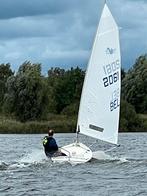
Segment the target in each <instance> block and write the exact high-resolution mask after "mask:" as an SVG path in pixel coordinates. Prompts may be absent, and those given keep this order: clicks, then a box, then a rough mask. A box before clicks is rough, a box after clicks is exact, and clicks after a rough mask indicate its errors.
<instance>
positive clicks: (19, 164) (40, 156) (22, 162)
mask: <svg viewBox="0 0 147 196" xmlns="http://www.w3.org/2000/svg"><path fill="white" fill-rule="evenodd" d="M47 160H48V158H47V157H46V156H45V154H44V152H43V151H42V150H36V149H35V150H32V151H31V152H30V153H26V154H25V155H24V156H23V157H22V158H20V159H18V160H17V161H16V162H14V163H12V164H11V165H10V166H9V169H15V168H24V167H28V166H31V165H37V164H42V163H45V162H46V161H47Z"/></svg>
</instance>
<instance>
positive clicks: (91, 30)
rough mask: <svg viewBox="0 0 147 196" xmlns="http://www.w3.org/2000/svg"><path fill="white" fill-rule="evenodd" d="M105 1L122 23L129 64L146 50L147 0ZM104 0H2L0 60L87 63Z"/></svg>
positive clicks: (47, 64)
mask: <svg viewBox="0 0 147 196" xmlns="http://www.w3.org/2000/svg"><path fill="white" fill-rule="evenodd" d="M2 2H3V3H2ZM107 2H108V6H109V7H110V10H111V11H112V13H113V15H114V17H115V19H116V21H117V24H118V25H119V26H121V27H122V30H121V31H120V39H121V50H122V64H123V67H125V68H128V67H129V66H131V65H132V64H133V63H134V61H135V58H136V57H138V55H140V54H141V53H145V51H147V42H146V39H145V38H146V35H147V22H146V21H147V14H146V13H147V4H146V3H145V2H143V1H139V0H138V1H137V0H136V1H129V0H119V1H118V0H113V1H110V0H108V1H107ZM103 3H104V1H97V0H92V1H89V0H58V1H57V0H27V1H21V0H9V1H8V0H5V1H1V0H0V4H1V5H2V6H0V18H1V20H0V29H1V31H0V54H1V62H10V63H12V64H13V68H14V69H15V68H16V67H17V66H18V65H20V64H21V63H22V62H24V61H25V60H31V61H33V62H40V63H42V64H43V69H48V68H49V67H50V66H55V65H58V66H65V67H67V66H69V67H70V66H73V65H75V66H76V65H77V64H78V65H81V66H83V67H84V65H85V66H86V65H87V63H88V58H89V55H90V51H91V47H92V42H93V40H94V35H95V32H96V28H97V24H98V20H99V17H100V13H101V10H102V7H103ZM6 10H7V12H6ZM138 10H141V11H138ZM14 65H15V66H14ZM47 67H48V68H47Z"/></svg>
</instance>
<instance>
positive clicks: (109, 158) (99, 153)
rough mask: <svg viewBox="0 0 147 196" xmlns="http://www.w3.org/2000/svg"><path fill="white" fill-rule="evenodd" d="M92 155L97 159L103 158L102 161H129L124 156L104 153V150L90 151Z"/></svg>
mask: <svg viewBox="0 0 147 196" xmlns="http://www.w3.org/2000/svg"><path fill="white" fill-rule="evenodd" d="M92 157H93V158H94V159H97V160H104V161H119V162H120V163H126V162H129V161H128V159H127V158H126V157H112V156H110V155H108V154H106V153H105V152H104V151H95V152H93V153H92Z"/></svg>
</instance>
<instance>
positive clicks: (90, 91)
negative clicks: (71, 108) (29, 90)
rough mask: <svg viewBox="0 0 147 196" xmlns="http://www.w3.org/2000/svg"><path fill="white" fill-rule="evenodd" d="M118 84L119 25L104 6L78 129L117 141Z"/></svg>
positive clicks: (81, 103) (103, 138)
mask: <svg viewBox="0 0 147 196" xmlns="http://www.w3.org/2000/svg"><path fill="white" fill-rule="evenodd" d="M120 84H121V57H120V44H119V28H118V26H117V24H116V22H115V20H114V18H113V16H112V14H111V12H110V10H109V8H108V6H107V4H105V5H104V8H103V11H102V14H101V18H100V21H99V26H98V29H97V32H96V37H95V41H94V44H93V48H92V53H91V57H90V60H89V64H88V68H87V72H86V76H85V80H84V85H83V90H82V96H81V101H80V108H79V115H78V121H77V130H79V131H80V133H82V134H84V135H87V136H91V137H94V138H97V139H100V140H103V141H106V142H110V143H114V144H117V138H118V126H119V110H120Z"/></svg>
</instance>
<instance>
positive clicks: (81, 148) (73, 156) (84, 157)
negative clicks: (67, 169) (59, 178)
mask: <svg viewBox="0 0 147 196" xmlns="http://www.w3.org/2000/svg"><path fill="white" fill-rule="evenodd" d="M61 152H62V153H64V154H66V156H57V157H52V158H51V160H52V161H53V162H57V163H64V162H69V163H71V164H80V163H86V162H88V161H90V160H91V159H92V151H91V150H90V149H89V148H88V147H87V146H85V145H84V144H82V143H73V144H69V145H67V146H63V147H62V148H61Z"/></svg>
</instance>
